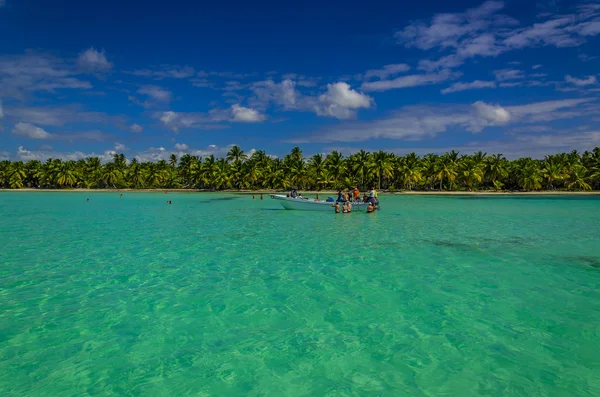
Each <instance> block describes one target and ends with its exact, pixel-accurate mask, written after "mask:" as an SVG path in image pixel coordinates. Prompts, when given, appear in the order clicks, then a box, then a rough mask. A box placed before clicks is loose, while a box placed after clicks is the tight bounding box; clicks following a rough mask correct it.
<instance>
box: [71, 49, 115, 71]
mask: <svg viewBox="0 0 600 397" xmlns="http://www.w3.org/2000/svg"><path fill="white" fill-rule="evenodd" d="M77 66H78V67H79V68H80V69H81V70H83V71H86V72H106V71H108V70H110V69H112V63H110V62H109V61H108V59H106V54H105V53H104V51H101V52H100V51H98V50H96V49H95V48H88V49H87V50H85V51H83V52H82V53H80V54H79V56H78V57H77Z"/></svg>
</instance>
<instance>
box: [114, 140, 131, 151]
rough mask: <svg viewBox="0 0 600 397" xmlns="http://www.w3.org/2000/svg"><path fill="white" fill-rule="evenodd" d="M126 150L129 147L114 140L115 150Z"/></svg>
mask: <svg viewBox="0 0 600 397" xmlns="http://www.w3.org/2000/svg"><path fill="white" fill-rule="evenodd" d="M128 150H129V148H128V147H127V146H125V145H123V144H122V143H119V142H115V152H120V153H123V152H126V151H128Z"/></svg>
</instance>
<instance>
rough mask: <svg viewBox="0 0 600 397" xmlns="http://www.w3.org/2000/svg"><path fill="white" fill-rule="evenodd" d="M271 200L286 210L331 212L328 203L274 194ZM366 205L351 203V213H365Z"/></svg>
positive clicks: (331, 204) (330, 205)
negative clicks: (277, 202)
mask: <svg viewBox="0 0 600 397" xmlns="http://www.w3.org/2000/svg"><path fill="white" fill-rule="evenodd" d="M271 198H273V199H275V200H277V201H279V204H281V206H282V207H283V208H285V209H286V210H300V211H333V208H332V206H333V204H334V203H332V202H330V201H314V200H311V199H309V200H305V199H298V198H291V197H287V196H283V195H278V194H274V195H272V196H271ZM368 205H369V204H368V203H352V210H353V211H362V210H364V211H366V210H367V206H368Z"/></svg>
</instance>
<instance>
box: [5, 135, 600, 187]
mask: <svg viewBox="0 0 600 397" xmlns="http://www.w3.org/2000/svg"><path fill="white" fill-rule="evenodd" d="M371 184H375V185H376V186H379V188H380V189H390V190H400V189H408V190H542V189H543V190H592V189H593V190H597V189H600V148H595V149H594V150H593V151H591V152H587V151H586V152H585V153H583V154H579V153H578V152H576V151H573V152H571V153H562V154H556V155H551V156H546V158H545V159H543V160H533V159H531V158H521V159H518V160H514V161H508V160H507V159H506V158H504V157H503V156H502V155H500V154H496V155H492V156H488V155H487V154H486V153H482V152H477V153H475V154H473V155H462V156H461V155H459V153H457V152H455V151H451V152H449V153H446V154H444V155H441V156H438V155H434V154H428V155H425V156H423V157H419V156H417V155H416V154H415V153H410V154H407V155H406V156H396V155H394V154H391V153H386V152H383V151H379V152H375V153H369V152H365V151H360V152H358V153H355V154H353V155H351V156H349V157H344V156H342V155H341V154H340V153H338V152H332V153H330V154H328V155H327V156H323V155H321V154H315V155H314V156H312V157H310V158H309V159H305V158H304V156H303V155H302V151H301V150H300V148H297V147H296V148H294V149H293V150H292V151H291V153H290V154H288V155H286V156H285V157H284V158H283V159H278V158H277V159H274V158H271V157H269V156H268V155H267V154H266V153H265V152H263V151H260V150H259V151H257V152H255V153H253V154H252V156H247V155H246V154H245V153H244V152H243V151H242V150H241V149H240V148H239V147H238V146H233V147H232V148H231V149H230V151H229V152H228V154H227V157H226V158H215V157H214V156H212V155H211V156H208V157H206V158H204V159H202V158H199V157H197V156H191V155H189V154H186V155H184V156H182V157H181V158H180V159H178V158H177V157H176V156H175V155H171V158H170V160H169V161H168V162H167V161H164V160H161V161H159V162H156V163H153V162H148V163H140V162H138V161H137V160H136V159H133V160H131V162H129V163H128V162H127V159H126V158H125V156H124V155H123V154H116V155H115V156H114V159H113V161H111V162H109V163H106V164H102V163H101V162H100V159H98V158H96V157H92V158H87V159H83V160H78V161H61V160H59V159H48V160H47V161H46V162H45V163H42V162H40V161H37V160H32V161H28V162H26V163H24V162H21V161H15V162H10V161H2V162H0V187H3V188H12V189H19V188H23V187H30V188H42V189H45V188H74V187H79V188H100V189H103V188H106V189H111V188H113V189H116V188H135V189H148V188H161V189H162V188H164V189H175V188H179V189H214V190H222V189H289V188H292V187H295V188H298V189H304V190H306V189H310V190H323V189H337V188H342V187H354V186H358V187H359V188H361V189H365V188H367V187H368V185H371Z"/></svg>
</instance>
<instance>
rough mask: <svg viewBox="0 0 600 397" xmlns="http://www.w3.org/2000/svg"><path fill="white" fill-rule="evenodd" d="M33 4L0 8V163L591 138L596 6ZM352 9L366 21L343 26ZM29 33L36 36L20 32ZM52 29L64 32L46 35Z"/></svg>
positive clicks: (575, 142)
mask: <svg viewBox="0 0 600 397" xmlns="http://www.w3.org/2000/svg"><path fill="white" fill-rule="evenodd" d="M38 3H39V7H37V8H35V7H27V8H25V6H24V5H23V4H22V2H17V1H12V0H6V1H4V0H0V35H2V37H17V35H20V36H18V38H19V40H15V41H14V42H11V41H3V42H2V43H0V50H1V51H0V54H1V55H0V159H11V160H24V161H26V160H30V159H39V160H45V159H46V158H48V157H54V158H63V159H79V158H83V157H86V156H98V157H100V158H102V159H103V160H109V159H110V157H111V156H112V155H113V154H114V153H116V152H124V153H125V154H126V155H127V156H128V157H137V158H138V159H139V160H142V161H147V160H148V161H156V160H160V159H166V158H168V156H169V155H170V154H171V153H175V154H178V155H182V154H185V153H190V154H195V155H199V156H206V155H210V154H215V155H224V154H225V153H226V152H227V150H228V148H229V147H230V146H231V145H232V144H234V143H235V144H239V145H241V146H242V148H243V149H244V150H246V151H247V152H249V151H252V150H255V149H263V150H266V151H267V152H268V153H272V154H274V155H279V156H280V155H283V154H285V153H286V152H288V151H289V150H290V149H291V147H293V146H294V145H301V146H302V148H303V149H304V151H305V153H307V154H310V153H320V152H327V151H330V150H341V151H342V152H345V153H352V152H354V151H356V150H358V149H360V148H364V149H368V150H379V149H383V150H388V151H393V152H395V153H399V154H401V153H408V152H411V151H415V152H418V153H426V152H436V153H439V152H444V151H447V150H452V149H455V150H461V151H465V152H472V151H475V150H480V149H481V150H485V151H488V152H494V153H503V154H505V155H507V156H508V157H516V156H534V157H535V156H542V155H545V154H550V153H555V152H560V151H570V150H590V149H592V148H593V147H594V146H600V116H599V114H600V113H599V112H598V111H599V110H600V102H599V101H598V93H599V92H600V86H599V84H598V65H599V63H600V58H599V57H598V52H599V50H598V48H600V47H599V46H598V44H599V39H600V37H599V36H600V1H598V0H596V1H582V2H578V3H569V4H566V3H565V4H561V3H560V2H556V4H553V5H550V6H544V7H542V6H540V5H539V4H538V3H536V2H533V1H531V2H529V1H526V2H522V3H519V4H518V5H516V4H512V5H511V4H505V3H504V2H502V1H495V0H489V1H485V2H469V4H471V6H468V7H465V8H464V9H459V8H456V7H457V6H452V5H449V4H447V3H445V2H439V3H437V4H435V3H431V4H427V6H426V7H425V6H423V7H422V8H421V9H419V10H416V11H415V10H408V9H404V8H403V6H402V4H397V5H394V6H390V5H389V4H387V3H383V2H382V4H387V7H388V8H389V7H392V8H393V10H390V12H389V14H390V17H382V18H379V19H377V20H376V19H374V18H369V16H375V15H380V13H379V11H378V10H379V9H380V7H378V4H377V2H375V3H373V4H372V5H370V6H369V7H370V9H368V10H366V11H365V10H364V6H360V7H359V6H358V5H356V6H355V5H352V4H349V5H348V7H347V8H348V10H346V11H344V12H346V13H347V15H346V14H345V15H339V12H340V11H339V10H338V9H337V8H336V7H334V6H333V5H331V6H323V5H321V6H320V7H322V12H321V15H320V16H319V18H317V17H316V16H315V17H314V19H309V20H306V17H305V16H302V15H296V14H294V12H293V10H288V9H286V8H285V7H286V6H285V5H280V6H277V7H270V8H266V4H265V5H264V6H261V4H260V2H259V4H256V5H254V6H253V7H257V8H258V9H262V10H263V11H262V12H264V13H266V15H265V16H264V18H265V19H264V20H263V21H256V22H255V23H250V22H247V21H246V22H245V24H246V25H244V24H242V25H243V26H240V25H239V24H236V21H238V20H243V19H244V18H245V15H246V13H247V12H251V10H250V8H249V7H250V6H248V5H244V4H245V3H240V8H239V10H238V11H236V12H235V15H233V16H232V17H231V18H230V19H229V20H230V22H228V23H222V20H223V19H219V16H220V15H221V14H223V15H225V14H227V13H231V10H230V9H228V8H227V7H225V6H217V7H215V9H214V10H211V11H209V12H206V10H204V11H205V14H206V15H205V16H204V17H203V18H204V21H198V20H196V19H194V18H193V15H196V14H195V11H196V9H195V7H198V6H197V5H190V4H186V3H184V2H183V1H180V0H174V3H173V7H174V9H177V10H178V13H177V16H175V15H170V14H169V15H163V19H162V20H161V19H160V15H158V14H157V12H156V11H157V8H153V7H154V6H149V7H148V8H145V9H135V8H131V9H129V8H127V7H124V8H120V12H121V13H122V17H123V18H122V19H123V20H121V18H119V19H114V20H112V22H111V29H110V30H106V29H104V25H101V21H102V20H103V18H102V16H103V15H104V16H107V15H110V13H111V10H112V11H114V10H115V9H116V8H117V7H121V6H120V3H117V2H116V1H108V2H105V3H104V4H103V5H102V7H103V8H101V9H100V8H95V7H100V5H98V6H90V5H83V4H82V5H80V6H75V7H74V8H73V9H65V10H64V13H63V14H61V15H57V14H56V13H53V14H51V15H53V16H54V18H58V20H49V19H48V17H47V15H48V14H47V13H46V12H45V8H47V7H50V5H48V4H46V3H45V2H42V1H41V0H39V1H38ZM316 4H317V3H315V5H316ZM307 6H308V5H307ZM77 7H81V8H77ZM156 7H158V6H156ZM432 9H433V10H435V9H438V10H439V11H438V12H435V11H434V12H433V13H432V12H431V11H429V10H432ZM359 10H360V12H359ZM392 11H394V12H392ZM86 13H89V14H90V15H96V14H97V15H98V18H96V19H93V20H89V21H88V22H89V23H87V24H86V25H85V26H84V25H82V24H81V23H80V21H78V20H77V19H75V16H84V15H85V14H86ZM133 13H143V14H144V15H143V16H144V17H146V18H145V19H144V20H145V21H146V22H143V23H142V22H131V21H132V20H133V21H139V20H141V18H137V19H128V18H127V17H128V15H129V14H133ZM284 14H285V15H286V16H287V18H288V20H286V23H279V22H277V20H278V19H276V17H278V16H281V15H284ZM203 15H204V14H203ZM392 15H407V17H406V19H396V18H393V17H392ZM342 17H343V18H342ZM257 18H258V17H257ZM348 18H360V21H361V22H362V24H360V25H356V26H360V28H355V29H354V30H349V29H348V28H347V27H345V25H344V24H345V23H346V22H347V21H346V20H347V19H348ZM357 20H358V19H357ZM96 21H97V22H96ZM219 21H221V22H219ZM153 22H156V23H158V22H161V23H162V24H163V25H162V26H164V27H165V29H161V31H160V32H156V29H154V28H153V27H151V24H152V23H153ZM201 22H204V24H202V26H203V29H204V30H202V31H201V30H198V29H197V26H198V24H200V23H201ZM327 24H329V25H332V26H336V27H337V28H338V29H337V30H336V32H335V33H333V32H332V29H331V26H329V25H327ZM25 25H27V26H34V28H32V31H31V32H28V33H26V34H24V33H23V31H22V29H20V28H19V27H20V26H25ZM51 25H52V26H63V27H64V29H62V30H56V29H55V30H51V32H50V33H48V31H50V30H48V26H51ZM132 25H133V26H132ZM310 27H312V29H310ZM356 29H359V31H358V32H357V31H356ZM134 30H135V31H136V32H137V33H132V32H133V31H134ZM72 31H78V34H77V35H73V34H72ZM207 31H208V32H209V33H210V34H209V35H207V34H206V32H207ZM126 32H129V34H125V33H126ZM272 32H277V34H272ZM298 32H301V33H302V35H301V36H302V37H297V36H298ZM238 33H239V34H238ZM208 36H210V37H211V39H209V38H208ZM86 37H89V38H90V39H85V38H86ZM239 37H243V40H238V39H239ZM365 37H369V39H365ZM373 37H376V40H374V39H371V38H373ZM87 40H89V41H87ZM332 43H333V44H335V45H333V46H332ZM382 43H384V44H382Z"/></svg>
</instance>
